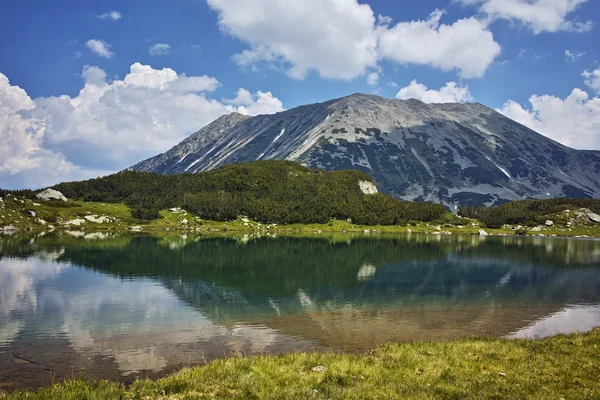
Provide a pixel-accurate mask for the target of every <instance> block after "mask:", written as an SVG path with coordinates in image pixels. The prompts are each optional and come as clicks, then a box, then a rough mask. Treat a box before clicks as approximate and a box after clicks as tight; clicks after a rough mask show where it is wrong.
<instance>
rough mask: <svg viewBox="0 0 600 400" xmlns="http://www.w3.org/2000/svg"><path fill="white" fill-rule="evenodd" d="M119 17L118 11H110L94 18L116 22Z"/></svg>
mask: <svg viewBox="0 0 600 400" xmlns="http://www.w3.org/2000/svg"><path fill="white" fill-rule="evenodd" d="M121 17H122V16H121V13H120V12H118V11H110V12H107V13H104V14H99V15H96V18H98V19H110V20H112V21H118V20H120V19H121Z"/></svg>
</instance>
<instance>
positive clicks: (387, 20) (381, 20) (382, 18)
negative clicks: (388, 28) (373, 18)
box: [377, 14, 392, 25]
mask: <svg viewBox="0 0 600 400" xmlns="http://www.w3.org/2000/svg"><path fill="white" fill-rule="evenodd" d="M391 23H392V17H388V16H387V15H381V14H379V15H378V16H377V24H379V25H389V24H391Z"/></svg>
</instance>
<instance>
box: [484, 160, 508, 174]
mask: <svg viewBox="0 0 600 400" xmlns="http://www.w3.org/2000/svg"><path fill="white" fill-rule="evenodd" d="M485 158H487V160H488V161H489V162H491V163H492V164H494V165H495V166H496V168H498V169H499V170H500V171H502V172H503V173H504V175H506V176H507V177H508V179H512V177H511V176H510V174H509V173H508V171H507V170H505V169H504V168H502V167H501V166H499V165H498V164H496V163H495V162H493V161H492V160H491V159H490V158H489V157H485Z"/></svg>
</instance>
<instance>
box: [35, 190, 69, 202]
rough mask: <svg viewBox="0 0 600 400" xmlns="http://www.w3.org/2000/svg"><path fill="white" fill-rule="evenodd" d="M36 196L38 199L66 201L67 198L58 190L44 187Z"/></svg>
mask: <svg viewBox="0 0 600 400" xmlns="http://www.w3.org/2000/svg"><path fill="white" fill-rule="evenodd" d="M36 197H37V198H38V199H40V200H46V201H48V200H62V201H68V200H67V198H66V197H65V196H64V195H63V194H62V193H61V192H59V191H58V190H54V189H46V190H44V191H42V192H40V193H38V194H37V195H36Z"/></svg>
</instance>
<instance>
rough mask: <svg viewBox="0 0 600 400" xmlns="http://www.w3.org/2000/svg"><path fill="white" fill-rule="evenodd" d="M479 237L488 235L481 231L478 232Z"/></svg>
mask: <svg viewBox="0 0 600 400" xmlns="http://www.w3.org/2000/svg"><path fill="white" fill-rule="evenodd" d="M479 236H489V233H487V232H486V231H484V230H483V229H480V230H479Z"/></svg>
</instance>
